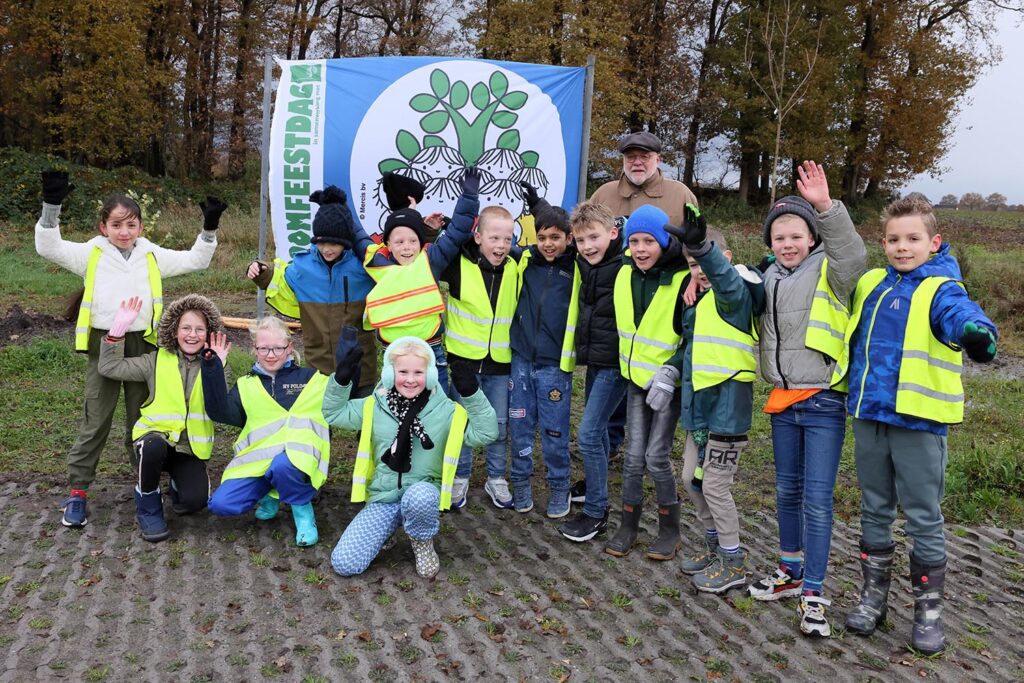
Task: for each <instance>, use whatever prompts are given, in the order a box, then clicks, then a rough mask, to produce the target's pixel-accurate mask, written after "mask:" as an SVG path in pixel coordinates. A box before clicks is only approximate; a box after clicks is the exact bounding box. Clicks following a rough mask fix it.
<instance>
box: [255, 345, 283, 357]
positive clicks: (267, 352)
mask: <svg viewBox="0 0 1024 683" xmlns="http://www.w3.org/2000/svg"><path fill="white" fill-rule="evenodd" d="M287 350H288V347H287V346H257V347H256V353H258V354H260V355H261V356H280V355H281V354H282V353H284V352H285V351H287Z"/></svg>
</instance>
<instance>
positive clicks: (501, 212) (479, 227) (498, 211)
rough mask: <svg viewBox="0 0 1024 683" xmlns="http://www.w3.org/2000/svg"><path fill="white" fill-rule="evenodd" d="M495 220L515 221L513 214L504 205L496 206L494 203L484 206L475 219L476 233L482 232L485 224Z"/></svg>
mask: <svg viewBox="0 0 1024 683" xmlns="http://www.w3.org/2000/svg"><path fill="white" fill-rule="evenodd" d="M495 220H507V221H515V216H513V215H512V214H511V213H509V210H508V209H506V208H505V207H504V206H498V205H496V204H495V205H493V206H485V207H484V208H483V209H482V210H481V211H480V219H479V220H478V221H477V224H476V231H477V232H478V233H482V232H483V231H484V229H485V228H486V227H487V224H488V223H490V222H492V221H495Z"/></svg>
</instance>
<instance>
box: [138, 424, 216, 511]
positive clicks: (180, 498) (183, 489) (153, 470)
mask: <svg viewBox="0 0 1024 683" xmlns="http://www.w3.org/2000/svg"><path fill="white" fill-rule="evenodd" d="M135 455H136V458H137V460H138V465H137V466H138V472H139V481H138V484H139V490H140V491H142V492H144V493H148V492H150V491H156V490H157V489H158V488H159V487H160V478H161V476H162V475H163V473H164V472H167V473H168V474H170V475H171V498H172V500H174V503H175V505H177V506H178V507H179V508H181V509H184V510H187V512H198V511H199V510H202V509H203V508H205V507H206V502H207V501H208V500H209V499H210V476H209V475H208V474H207V472H206V461H205V460H200V459H199V458H197V457H196V456H194V455H191V454H187V453H179V452H178V451H176V450H175V449H174V447H173V446H172V445H171V444H169V443H167V441H166V440H165V439H164V437H163V435H161V434H155V433H152V434H146V435H145V436H143V437H142V438H140V439H138V440H137V441H136V442H135Z"/></svg>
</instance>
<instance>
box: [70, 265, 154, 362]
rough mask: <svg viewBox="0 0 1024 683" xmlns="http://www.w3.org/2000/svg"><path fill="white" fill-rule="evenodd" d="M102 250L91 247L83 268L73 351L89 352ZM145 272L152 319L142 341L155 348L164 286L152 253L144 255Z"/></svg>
mask: <svg viewBox="0 0 1024 683" xmlns="http://www.w3.org/2000/svg"><path fill="white" fill-rule="evenodd" d="M102 256H103V250H102V249H100V248H99V247H93V249H92V253H91V254H89V263H88V264H86V266H85V287H84V291H83V292H82V306H81V308H79V309H78V320H77V321H76V322H75V351H80V352H82V353H87V352H88V351H89V330H90V329H91V328H92V301H93V298H92V297H93V292H94V291H95V289H96V268H97V267H98V266H99V263H100V257H102ZM146 261H147V270H148V271H149V290H150V293H152V295H153V318H152V319H151V320H150V321H149V327H147V328H146V334H145V335H144V339H145V340H146V341H148V342H149V343H150V344H152V345H153V346H156V326H157V324H158V323H159V322H160V316H162V315H163V312H164V285H163V281H162V280H161V279H160V268H159V267H158V266H157V264H156V256H154V255H153V252H149V253H147V254H146Z"/></svg>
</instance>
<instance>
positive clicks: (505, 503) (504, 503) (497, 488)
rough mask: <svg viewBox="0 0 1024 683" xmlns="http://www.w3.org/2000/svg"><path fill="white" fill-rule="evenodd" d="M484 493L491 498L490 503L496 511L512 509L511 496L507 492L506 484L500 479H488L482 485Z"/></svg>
mask: <svg viewBox="0 0 1024 683" xmlns="http://www.w3.org/2000/svg"><path fill="white" fill-rule="evenodd" d="M484 493H486V494H487V495H488V496H490V497H491V502H492V503H494V507H496V508H498V509H501V510H511V509H512V508H513V507H514V504H513V503H512V494H511V493H510V492H509V490H508V482H507V481H505V480H504V479H503V478H502V477H494V478H492V479H488V480H487V483H486V484H484Z"/></svg>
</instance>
